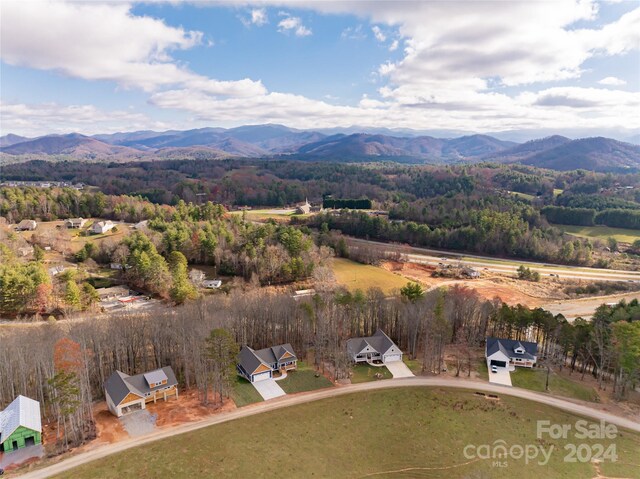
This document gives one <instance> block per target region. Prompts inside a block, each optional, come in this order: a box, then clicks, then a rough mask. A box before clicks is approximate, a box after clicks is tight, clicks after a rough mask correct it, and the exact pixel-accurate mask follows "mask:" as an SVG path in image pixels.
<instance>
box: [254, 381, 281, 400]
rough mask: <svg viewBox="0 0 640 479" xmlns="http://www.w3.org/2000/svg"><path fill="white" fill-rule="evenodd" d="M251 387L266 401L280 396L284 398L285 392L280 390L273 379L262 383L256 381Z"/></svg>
mask: <svg viewBox="0 0 640 479" xmlns="http://www.w3.org/2000/svg"><path fill="white" fill-rule="evenodd" d="M251 384H253V387H254V388H256V391H258V392H259V393H260V396H262V399H264V400H265V401H268V400H269V399H273V398H277V397H280V396H286V394H287V393H286V392H284V391H283V390H282V388H281V387H280V386H278V383H276V382H275V380H274V379H265V380H264V381H256V382H255V383H251Z"/></svg>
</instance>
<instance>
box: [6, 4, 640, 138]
mask: <svg viewBox="0 0 640 479" xmlns="http://www.w3.org/2000/svg"><path fill="white" fill-rule="evenodd" d="M0 10H1V12H0V13H1V15H0V20H1V22H2V25H1V26H2V28H1V33H0V34H1V36H2V38H1V40H2V42H1V43H0V58H1V60H2V64H1V67H2V69H1V71H0V85H1V86H0V101H1V102H2V103H1V106H2V112H1V114H0V130H1V133H2V134H3V135H4V134H7V133H16V134H22V135H26V136H36V135H42V134H46V133H65V132H70V131H78V132H81V133H86V134H93V133H98V132H114V131H131V130H137V129H155V130H162V129H169V128H176V129H188V128H196V127H202V126H226V127H228V126H236V125H241V124H259V123H282V124H285V125H287V126H291V127H297V128H330V127H348V126H352V125H360V126H363V127H385V128H411V129H415V130H423V131H433V130H451V131H461V132H462V131H468V132H499V131H529V132H531V136H536V135H537V134H538V133H540V132H547V131H557V132H558V133H562V132H571V133H572V134H573V136H576V134H578V135H581V134H584V135H592V134H604V135H610V136H615V137H618V138H625V137H626V136H631V135H633V134H637V132H638V130H640V118H639V116H640V114H639V113H638V112H639V111H640V56H639V55H640V51H639V50H640V3H639V2H637V1H613V2H612V1H609V2H592V1H589V0H557V1H548V2H545V1H535V0H534V1H527V2H506V1H495V2H479V1H466V2H456V1H451V2H419V1H409V2H400V1H396V2H386V1H366V0H362V1H357V2H353V1H352V2H347V1H344V2H343V1H337V0H336V1H331V2H324V1H320V2H299V1H294V0H289V1H287V0H284V1H278V2H269V1H262V2H257V3H245V2H197V1H195V2H180V1H173V2H163V1H155V2H146V3H135V2H131V3H129V2H119V1H115V2H114V1H111V2H107V3H103V2H99V1H86V2H67V1H63V0H59V1H44V0H5V1H3V2H2V3H1V4H0Z"/></svg>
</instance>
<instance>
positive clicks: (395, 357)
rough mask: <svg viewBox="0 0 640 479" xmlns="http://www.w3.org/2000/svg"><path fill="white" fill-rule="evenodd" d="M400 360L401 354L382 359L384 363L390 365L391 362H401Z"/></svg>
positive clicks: (389, 355)
mask: <svg viewBox="0 0 640 479" xmlns="http://www.w3.org/2000/svg"><path fill="white" fill-rule="evenodd" d="M401 360H402V355H401V354H388V355H386V356H385V357H384V362H385V363H390V362H391V361H401Z"/></svg>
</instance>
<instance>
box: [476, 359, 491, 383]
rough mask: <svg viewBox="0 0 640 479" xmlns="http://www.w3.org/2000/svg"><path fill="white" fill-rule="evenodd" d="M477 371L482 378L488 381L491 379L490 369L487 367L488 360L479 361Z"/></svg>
mask: <svg viewBox="0 0 640 479" xmlns="http://www.w3.org/2000/svg"><path fill="white" fill-rule="evenodd" d="M477 371H478V376H479V377H480V379H486V380H487V381H488V380H489V369H487V362H486V361H485V360H482V361H480V362H479V363H478V368H477Z"/></svg>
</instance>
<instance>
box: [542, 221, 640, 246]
mask: <svg viewBox="0 0 640 479" xmlns="http://www.w3.org/2000/svg"><path fill="white" fill-rule="evenodd" d="M554 226H556V227H558V228H560V229H561V230H563V231H565V232H566V233H568V234H570V235H573V236H578V237H580V238H597V239H601V240H605V241H606V239H607V238H615V239H616V240H617V241H620V242H622V243H633V242H634V241H635V240H638V239H640V230H628V229H625V228H610V227H609V226H574V225H554Z"/></svg>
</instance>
